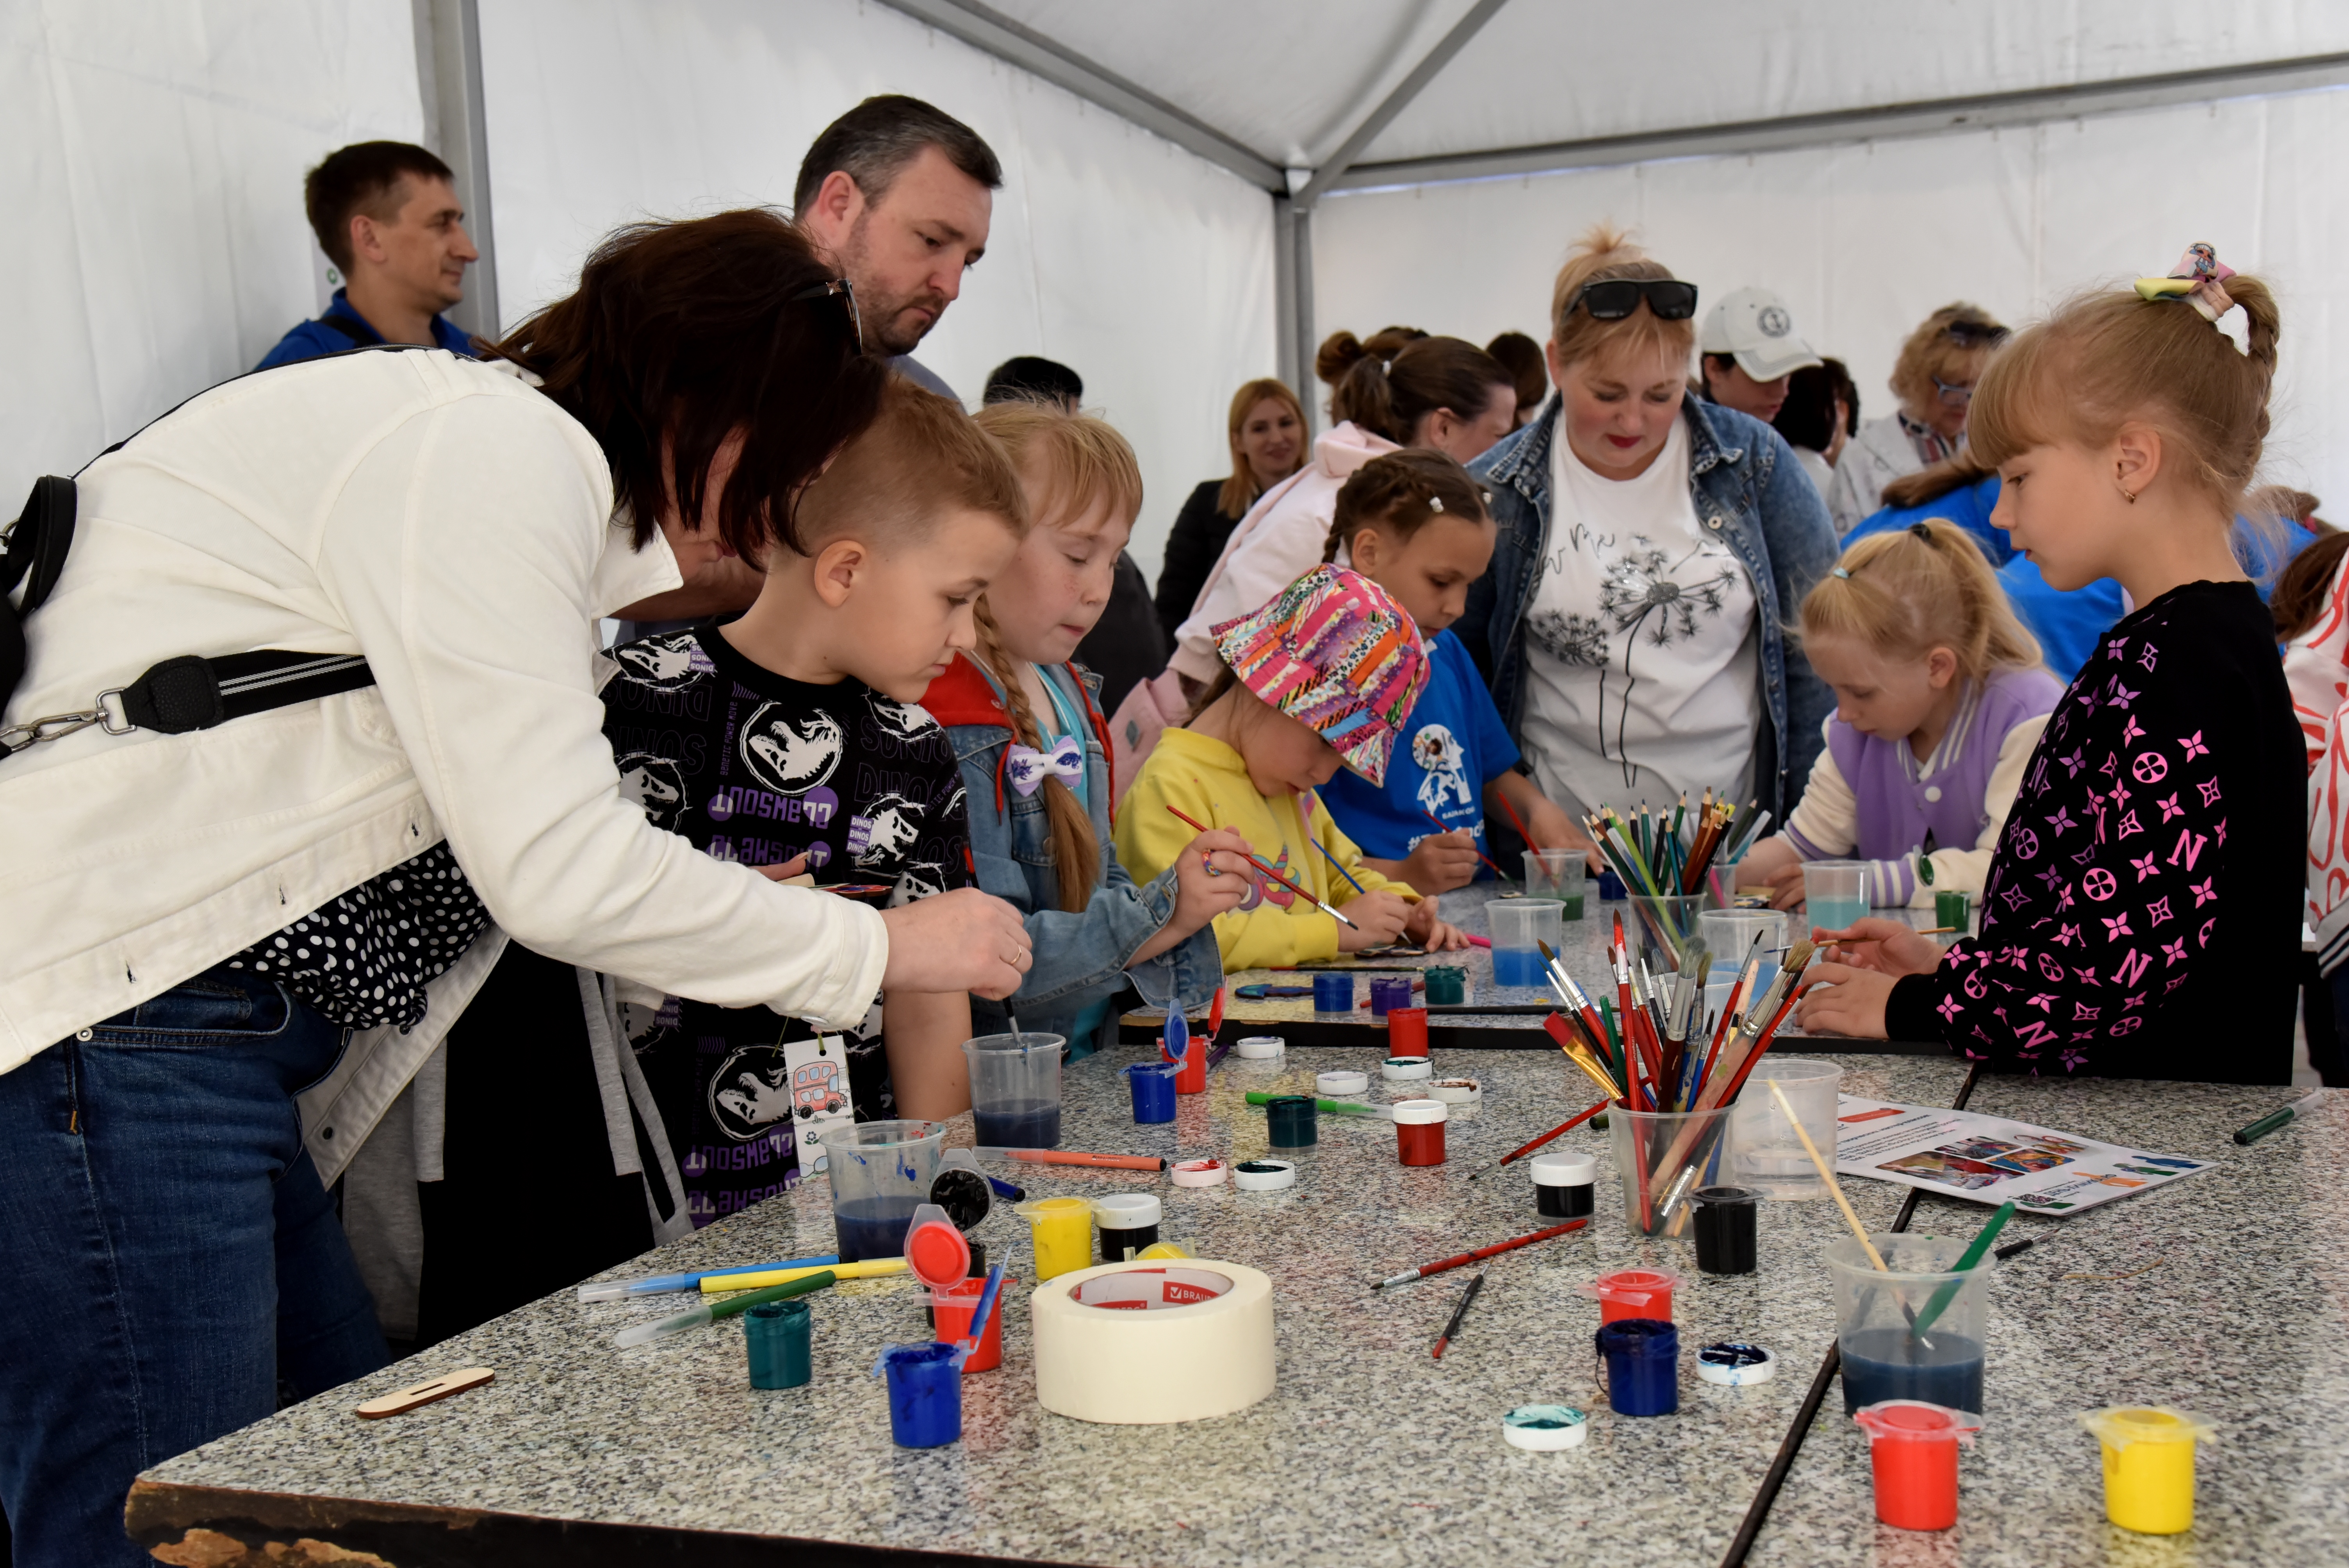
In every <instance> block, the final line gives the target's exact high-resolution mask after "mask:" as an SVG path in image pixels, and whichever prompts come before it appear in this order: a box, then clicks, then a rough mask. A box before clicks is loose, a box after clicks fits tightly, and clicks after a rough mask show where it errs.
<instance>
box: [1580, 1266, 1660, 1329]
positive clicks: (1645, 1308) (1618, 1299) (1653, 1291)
mask: <svg viewBox="0 0 2349 1568" xmlns="http://www.w3.org/2000/svg"><path fill="white" fill-rule="evenodd" d="M1680 1283H1681V1281H1680V1276H1679V1275H1678V1274H1665V1273H1664V1272H1663V1271H1662V1270H1661V1269H1620V1270H1618V1271H1617V1272H1616V1273H1614V1274H1600V1275H1599V1278H1598V1280H1597V1282H1596V1283H1594V1284H1585V1285H1577V1286H1576V1287H1575V1288H1576V1289H1577V1290H1579V1291H1580V1292H1582V1294H1583V1295H1595V1296H1597V1297H1598V1298H1599V1326H1600V1327H1601V1328H1604V1327H1605V1326H1607V1325H1609V1324H1610V1323H1617V1322H1620V1321H1622V1320H1623V1319H1625V1318H1631V1317H1650V1318H1654V1319H1655V1320H1656V1321H1658V1322H1659V1323H1670V1322H1671V1320H1672V1287H1673V1286H1674V1285H1676V1284H1680Z"/></svg>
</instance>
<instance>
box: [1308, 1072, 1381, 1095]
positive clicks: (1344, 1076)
mask: <svg viewBox="0 0 2349 1568" xmlns="http://www.w3.org/2000/svg"><path fill="white" fill-rule="evenodd" d="M1313 1087H1314V1088H1318V1089H1319V1090H1320V1091H1321V1092H1322V1093H1323V1094H1327V1095H1340V1094H1360V1093H1361V1092H1362V1091H1363V1090H1364V1089H1366V1088H1370V1087H1371V1075H1370V1074H1368V1073H1354V1072H1332V1073H1316V1074H1314V1075H1313Z"/></svg>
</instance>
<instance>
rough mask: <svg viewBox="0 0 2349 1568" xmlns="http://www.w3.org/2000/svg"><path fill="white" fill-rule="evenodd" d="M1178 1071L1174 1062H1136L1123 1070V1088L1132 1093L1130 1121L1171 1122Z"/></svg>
mask: <svg viewBox="0 0 2349 1568" xmlns="http://www.w3.org/2000/svg"><path fill="white" fill-rule="evenodd" d="M1182 1070H1183V1068H1182V1067H1181V1066H1180V1065H1179V1064H1177V1063H1174V1062H1136V1063H1134V1064H1133V1066H1132V1067H1130V1068H1126V1069H1125V1081H1126V1085H1127V1087H1128V1088H1131V1089H1133V1119H1134V1120H1136V1121H1139V1122H1152V1121H1172V1120H1174V1075H1175V1074H1176V1073H1179V1072H1181V1071H1182Z"/></svg>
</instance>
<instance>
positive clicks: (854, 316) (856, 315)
mask: <svg viewBox="0 0 2349 1568" xmlns="http://www.w3.org/2000/svg"><path fill="white" fill-rule="evenodd" d="M833 295H838V296H839V298H840V301H841V303H842V304H845V305H846V306H847V307H848V325H849V330H850V331H852V332H854V333H855V334H856V351H857V352H858V353H859V354H862V353H863V352H864V315H863V314H862V313H861V312H859V311H858V310H857V308H856V289H855V286H854V284H851V283H850V282H849V281H848V280H847V279H846V278H833V279H832V280H830V281H829V282H826V283H820V284H809V285H808V286H807V287H805V288H803V289H802V290H800V292H799V293H797V294H793V295H792V303H793V304H797V303H798V302H799V301H801V300H803V299H828V298H831V297H833Z"/></svg>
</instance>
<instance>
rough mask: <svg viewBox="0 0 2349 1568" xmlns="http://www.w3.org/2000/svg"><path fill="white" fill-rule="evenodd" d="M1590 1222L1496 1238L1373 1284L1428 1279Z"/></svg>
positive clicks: (1571, 1222) (1382, 1285)
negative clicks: (1490, 1243) (1433, 1275)
mask: <svg viewBox="0 0 2349 1568" xmlns="http://www.w3.org/2000/svg"><path fill="white" fill-rule="evenodd" d="M1588 1223H1590V1222H1589V1221H1588V1220H1587V1219H1584V1220H1568V1222H1566V1223H1564V1224H1562V1225H1552V1226H1550V1227H1549V1228H1548V1229H1547V1230H1544V1231H1534V1232H1531V1233H1527V1234H1526V1235H1522V1236H1512V1237H1511V1238H1510V1239H1509V1240H1507V1241H1506V1242H1495V1243H1493V1244H1492V1245H1491V1246H1489V1247H1478V1248H1477V1249H1476V1250H1475V1252H1473V1253H1461V1254H1460V1255H1459V1256H1458V1257H1456V1258H1439V1259H1437V1260H1436V1261H1435V1262H1434V1263H1432V1264H1420V1265H1419V1266H1418V1267H1417V1268H1415V1269H1411V1270H1408V1271H1407V1272H1405V1273H1402V1274H1392V1275H1390V1276H1389V1277H1387V1278H1385V1279H1382V1280H1381V1281H1379V1283H1378V1284H1374V1285H1372V1286H1371V1289H1372V1290H1385V1289H1387V1288H1388V1287H1390V1286H1392V1285H1398V1284H1410V1283H1411V1282H1412V1281H1413V1280H1418V1279H1425V1278H1427V1277H1428V1276H1429V1275H1430V1274H1442V1273H1443V1272H1444V1270H1446V1269H1456V1268H1464V1267H1465V1266H1466V1265H1468V1264H1479V1263H1483V1262H1484V1261H1485V1259H1486V1258H1490V1257H1497V1256H1499V1255H1500V1254H1501V1253H1513V1252H1515V1251H1516V1250H1517V1249H1518V1248H1519V1247H1529V1246H1532V1245H1533V1244H1534V1243H1536V1242H1547V1241H1548V1240H1549V1239H1550V1238H1551V1237H1553V1236H1562V1235H1565V1234H1566V1233H1568V1231H1578V1230H1580V1229H1582V1227H1583V1226H1585V1225H1587V1224H1588Z"/></svg>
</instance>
